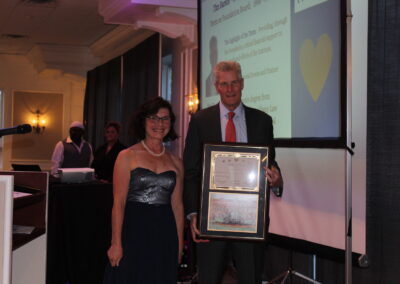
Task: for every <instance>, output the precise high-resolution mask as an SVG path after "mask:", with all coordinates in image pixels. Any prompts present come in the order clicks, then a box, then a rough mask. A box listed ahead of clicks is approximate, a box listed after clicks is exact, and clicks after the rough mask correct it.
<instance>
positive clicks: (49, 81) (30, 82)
mask: <svg viewBox="0 0 400 284" xmlns="http://www.w3.org/2000/svg"><path fill="white" fill-rule="evenodd" d="M0 62H1V64H0V89H1V90H2V91H4V113H1V115H4V116H3V117H4V127H11V126H14V125H13V121H12V104H13V101H12V96H13V92H14V91H33V92H50V93H61V94H63V99H64V102H63V104H64V118H63V133H64V134H65V135H67V134H68V128H69V124H70V123H71V122H72V121H74V120H82V117H83V99H84V93H85V86H86V78H84V77H81V76H77V75H70V74H63V73H61V72H60V71H57V70H49V69H47V70H45V71H43V72H42V73H40V74H38V73H37V71H36V70H35V69H34V67H33V65H32V64H31V63H30V61H29V60H28V59H27V58H26V57H24V56H15V55H0ZM27 123H28V122H27ZM49 127H50V126H49ZM1 139H3V140H4V141H3V142H4V144H3V146H4V147H3V151H2V152H0V160H2V162H3V169H5V170H8V169H10V159H11V139H12V136H5V137H3V138H1ZM43 139H46V136H45V135H43ZM50 159H51V157H49V158H48V160H47V161H40V164H41V166H43V168H44V169H48V168H49V166H50ZM33 162H34V161H33Z"/></svg>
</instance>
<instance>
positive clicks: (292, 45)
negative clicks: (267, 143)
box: [200, 0, 341, 138]
mask: <svg viewBox="0 0 400 284" xmlns="http://www.w3.org/2000/svg"><path fill="white" fill-rule="evenodd" d="M339 2H340V1H336V0H291V1H289V0H248V1H246V0H202V1H201V21H200V22H201V35H200V37H201V50H200V53H201V64H200V65H201V66H200V68H201V71H200V74H201V94H200V97H201V106H202V108H205V107H208V106H210V105H213V104H215V103H217V102H218V101H219V96H218V94H217V93H216V91H215V88H214V84H213V82H214V78H213V74H212V67H213V66H214V65H215V64H216V62H218V61H221V60H235V61H238V62H239V63H240V64H241V65H242V75H243V77H244V79H245V80H244V90H243V102H244V103H245V104H246V105H248V106H252V107H255V108H258V109H261V110H263V111H265V112H266V113H268V114H270V115H271V116H272V118H273V120H274V134H275V137H276V138H332V137H333V138H337V137H340V134H341V129H340V122H341V117H340V114H341V110H340V106H341V104H340V102H341V94H340V90H341V88H340V46H341V43H340V3H339Z"/></svg>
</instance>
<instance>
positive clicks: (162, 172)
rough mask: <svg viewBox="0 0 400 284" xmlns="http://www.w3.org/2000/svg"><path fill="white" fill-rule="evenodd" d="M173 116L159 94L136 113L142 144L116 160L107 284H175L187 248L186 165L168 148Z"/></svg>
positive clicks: (172, 135)
mask: <svg viewBox="0 0 400 284" xmlns="http://www.w3.org/2000/svg"><path fill="white" fill-rule="evenodd" d="M174 122H175V115H174V113H173V112H172V108H171V105H170V104H169V103H168V102H167V101H165V100H164V99H162V98H160V97H156V98H154V99H151V100H149V101H147V102H146V103H144V104H143V105H142V106H141V107H140V108H139V110H138V111H137V112H136V114H135V115H134V119H133V123H134V125H133V134H134V136H135V138H136V139H138V141H140V142H139V143H137V144H135V145H133V146H131V147H129V148H127V149H125V150H122V151H121V152H120V153H119V155H118V157H117V161H116V162H115V167H114V179H113V195H114V204H113V209H112V218H111V219H112V238H111V246H110V248H109V249H108V252H107V255H108V258H109V260H110V263H109V265H107V267H106V271H105V274H104V281H103V283H104V284H123V283H126V284H128V283H159V284H176V283H177V276H178V263H179V262H180V259H181V255H182V251H183V225H184V216H183V202H182V191H183V186H182V184H183V165H182V161H181V160H180V159H179V158H178V157H176V156H174V155H172V154H171V153H169V152H167V151H166V150H165V146H164V144H163V142H165V141H171V140H175V139H176V138H177V135H176V133H175V130H174Z"/></svg>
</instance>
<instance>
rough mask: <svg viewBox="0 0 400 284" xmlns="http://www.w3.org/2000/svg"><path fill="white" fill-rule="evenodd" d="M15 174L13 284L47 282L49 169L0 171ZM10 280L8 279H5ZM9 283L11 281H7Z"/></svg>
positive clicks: (13, 199)
mask: <svg viewBox="0 0 400 284" xmlns="http://www.w3.org/2000/svg"><path fill="white" fill-rule="evenodd" d="M6 176H8V177H12V178H13V181H14V184H13V195H12V196H13V198H12V203H13V209H12V213H11V214H12V223H11V224H9V230H11V232H13V233H12V266H11V271H12V284H23V283H44V282H45V275H46V271H45V270H46V236H45V233H46V196H47V191H48V181H49V175H48V173H46V172H18V171H9V172H6V171H0V177H4V178H5V177H6ZM5 283H7V282H5ZM7 284H8V283H7Z"/></svg>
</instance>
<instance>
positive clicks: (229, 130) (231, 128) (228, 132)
mask: <svg viewBox="0 0 400 284" xmlns="http://www.w3.org/2000/svg"><path fill="white" fill-rule="evenodd" d="M228 116H229V119H228V123H227V124H226V129H225V142H236V128H235V124H234V123H233V117H234V116H235V113H234V112H233V111H230V112H229V113H228Z"/></svg>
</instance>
